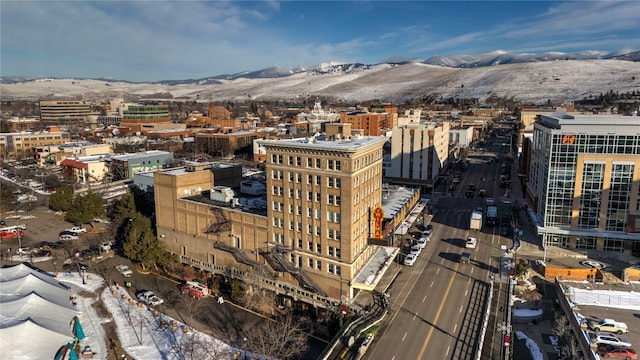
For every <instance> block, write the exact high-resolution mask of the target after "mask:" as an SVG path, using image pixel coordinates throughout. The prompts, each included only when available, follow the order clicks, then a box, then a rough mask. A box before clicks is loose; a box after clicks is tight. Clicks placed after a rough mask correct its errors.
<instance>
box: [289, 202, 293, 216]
mask: <svg viewBox="0 0 640 360" xmlns="http://www.w3.org/2000/svg"><path fill="white" fill-rule="evenodd" d="M289 214H293V204H289Z"/></svg>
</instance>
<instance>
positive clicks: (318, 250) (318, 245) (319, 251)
mask: <svg viewBox="0 0 640 360" xmlns="http://www.w3.org/2000/svg"><path fill="white" fill-rule="evenodd" d="M316 252H318V253H319V254H322V245H321V244H316Z"/></svg>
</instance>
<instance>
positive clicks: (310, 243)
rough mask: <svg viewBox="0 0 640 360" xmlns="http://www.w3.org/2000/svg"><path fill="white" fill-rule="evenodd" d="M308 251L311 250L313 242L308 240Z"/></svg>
mask: <svg viewBox="0 0 640 360" xmlns="http://www.w3.org/2000/svg"><path fill="white" fill-rule="evenodd" d="M309 251H313V243H312V242H311V241H309Z"/></svg>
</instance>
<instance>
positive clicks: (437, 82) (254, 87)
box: [0, 52, 640, 103]
mask: <svg viewBox="0 0 640 360" xmlns="http://www.w3.org/2000/svg"><path fill="white" fill-rule="evenodd" d="M580 54H581V55H575V56H576V57H579V56H582V57H588V56H596V55H597V56H598V57H599V58H598V59H575V60H571V59H568V57H567V56H566V54H561V53H553V54H551V53H547V54H546V55H545V56H540V55H535V56H533V55H532V56H529V58H530V59H534V60H535V59H537V60H535V61H533V60H532V61H526V62H525V61H521V60H522V59H524V58H523V56H524V55H518V56H512V54H508V53H505V52H494V53H491V54H485V56H483V57H482V58H479V57H473V56H465V58H464V61H462V60H460V58H459V57H458V58H455V59H453V58H444V57H440V58H438V59H434V58H432V59H431V62H435V61H436V60H438V61H441V62H447V63H449V64H450V66H442V65H434V64H429V63H427V61H419V60H418V59H413V60H401V61H397V62H389V63H381V64H374V65H368V64H361V63H339V62H332V63H324V64H319V65H316V66H312V67H298V68H280V67H271V68H266V69H263V70H258V71H255V72H243V73H238V74H235V75H224V76H222V75H220V76H216V77H209V78H202V79H196V80H194V81H190V80H189V81H187V80H183V81H173V82H172V81H167V82H153V83H132V82H125V81H117V80H114V79H54V78H46V79H34V80H27V81H23V82H17V81H15V82H13V83H10V84H7V83H3V84H0V89H1V90H2V91H1V92H0V93H1V94H2V98H4V99H9V98H65V97H66V98H78V97H81V98H83V99H108V98H114V97H126V98H131V99H133V100H135V99H159V100H168V99H173V100H179V101H180V100H184V101H247V100H250V101H255V100H299V99H305V98H310V97H314V98H315V97H321V98H325V99H333V101H338V102H340V101H344V102H365V101H373V100H377V101H389V102H396V103H402V102H407V101H414V100H421V99H425V98H430V99H438V98H467V99H469V98H475V99H478V100H479V101H482V100H484V99H486V98H487V97H490V96H498V97H505V98H511V99H514V100H518V101H521V102H524V103H536V102H544V103H546V102H548V100H552V101H554V102H567V101H573V100H577V99H582V98H585V97H588V96H590V95H598V94H600V93H605V92H608V91H618V92H631V91H640V64H638V63H637V62H636V61H637V60H638V58H639V57H640V52H632V53H626V54H620V55H612V54H605V53H603V52H590V54H589V53H584V52H583V53H580ZM552 55H553V56H552ZM604 57H607V58H606V59H605V58H604ZM489 64H493V65H489ZM481 65H482V66H481ZM14 80H18V78H14Z"/></svg>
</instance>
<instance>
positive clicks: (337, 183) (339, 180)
mask: <svg viewBox="0 0 640 360" xmlns="http://www.w3.org/2000/svg"><path fill="white" fill-rule="evenodd" d="M341 183H342V181H341V179H340V178H336V187H337V188H339V187H340V184H341Z"/></svg>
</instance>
